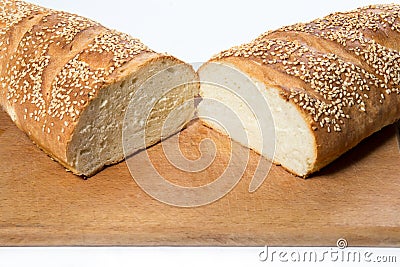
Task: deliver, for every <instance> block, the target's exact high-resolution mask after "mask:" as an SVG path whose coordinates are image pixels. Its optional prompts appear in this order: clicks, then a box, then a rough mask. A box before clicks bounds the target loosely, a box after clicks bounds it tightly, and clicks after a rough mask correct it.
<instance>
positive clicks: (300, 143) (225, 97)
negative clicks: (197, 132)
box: [198, 62, 317, 176]
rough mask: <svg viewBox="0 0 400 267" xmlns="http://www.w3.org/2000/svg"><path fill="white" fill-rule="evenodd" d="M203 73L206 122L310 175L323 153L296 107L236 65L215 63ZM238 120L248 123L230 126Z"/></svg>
mask: <svg viewBox="0 0 400 267" xmlns="http://www.w3.org/2000/svg"><path fill="white" fill-rule="evenodd" d="M199 75H200V80H201V87H200V95H201V97H202V98H203V101H201V102H200V104H199V106H198V113H199V116H200V118H201V119H202V120H203V122H204V123H205V124H206V125H208V126H210V127H211V128H214V129H216V130H218V131H220V132H221V133H225V134H228V135H229V136H230V137H231V138H232V139H233V140H235V141H237V142H239V143H240V144H242V145H244V146H247V147H249V148H251V149H253V150H255V151H256V152H258V153H259V154H261V155H263V156H265V157H267V158H269V159H273V161H274V162H275V163H279V164H282V165H283V166H284V167H285V168H287V169H288V170H290V171H291V172H293V173H296V174H297V175H299V176H305V175H307V174H308V172H309V170H310V169H311V168H312V167H313V166H314V163H315V160H316V156H317V155H316V140H315V138H314V135H313V132H312V129H311V128H310V125H309V123H307V121H306V119H305V118H304V117H303V116H302V114H301V112H299V109H298V108H297V106H296V105H294V104H293V103H291V102H288V101H286V100H285V99H284V98H282V96H281V95H280V93H279V90H278V89H277V88H274V87H268V88H266V86H265V84H264V83H263V82H262V81H259V80H257V79H255V78H252V77H251V76H249V75H247V74H246V73H244V72H243V71H241V70H240V69H237V68H236V67H235V66H234V65H231V64H227V63H225V64H223V63H213V62H210V63H208V64H206V65H204V66H202V68H201V69H200V71H199ZM228 88H229V89H228ZM249 95H251V96H252V97H247V96H249ZM210 100H211V101H210ZM226 108H227V109H226ZM224 110H229V111H226V112H224ZM221 117H224V118H221ZM236 120H240V122H241V124H242V127H233V126H227V125H226V124H227V123H232V122H233V121H236ZM226 128H229V129H231V131H226ZM288 151H290V153H288Z"/></svg>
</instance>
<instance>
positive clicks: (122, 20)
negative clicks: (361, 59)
mask: <svg viewBox="0 0 400 267" xmlns="http://www.w3.org/2000/svg"><path fill="white" fill-rule="evenodd" d="M31 2H33V3H36V4H40V5H43V6H46V7H51V8H55V9H61V10H64V11H70V12H73V13H77V14H80V15H83V16H86V17H89V18H91V19H94V20H96V21H99V22H100V23H102V24H103V25H105V26H107V27H110V28H114V29H117V30H120V31H123V32H126V33H129V34H131V35H133V36H134V37H137V38H140V39H141V40H142V41H143V42H144V43H145V44H147V45H148V46H150V47H151V48H152V49H154V50H156V51H159V52H168V53H170V54H172V55H175V56H177V57H178V58H180V59H182V60H184V61H186V62H189V63H194V62H204V61H206V60H207V59H208V58H210V57H211V56H212V55H213V54H215V53H217V52H219V51H220V50H222V49H226V48H229V47H230V46H233V45H236V44H240V43H243V42H247V41H250V40H251V39H253V38H255V37H256V36H257V35H259V34H261V33H262V32H264V31H267V30H271V29H275V28H278V27H280V26H283V25H288V24H293V23H295V22H300V21H303V22H305V21H309V20H312V19H314V18H317V17H321V16H323V15H327V14H328V13H331V12H335V11H346V10H349V9H353V8H356V7H359V6H363V5H368V4H374V3H390V2H395V1H393V0H392V1H378V0H376V1H361V0H352V1H349V0H347V1H345V0H340V1H338V0H336V1H322V0H321V1H285V0H274V1H253V0H245V1H216V0H198V1H188V0H187V1H185V0H167V1H156V0H147V1H146V0H141V1H135V0H133V1H123V0H97V1H95V0H80V1H76V0H68V1H67V0H65V1H54V0H31ZM397 2H398V1H397ZM338 238H339V237H338ZM350 242H351V240H350ZM0 243H1V240H0ZM260 251H261V248H189V249H183V248H146V249H144V248H112V249H111V248H97V249H89V248H86V249H72V248H58V249H50V248H48V249H43V248H42V249H16V248H12V249H5V248H3V249H0V266H136V265H138V264H137V263H140V266H144V265H145V264H144V263H148V264H151V265H158V266H253V265H257V266H271V265H275V264H271V263H261V262H259V261H258V253H259V252H260ZM385 252H386V254H388V253H389V254H392V255H393V254H394V255H397V257H398V260H400V251H399V250H396V251H395V250H394V249H386V250H385ZM312 265H314V264H312ZM337 265H338V263H336V264H330V266H337ZM346 265H347V264H345V266H346ZM363 265H364V264H359V265H358V266H363ZM279 266H288V264H280V265H279ZM296 266H309V264H296ZM368 266H373V264H368ZM379 266H395V264H380V265H379Z"/></svg>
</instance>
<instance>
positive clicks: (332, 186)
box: [0, 111, 400, 246]
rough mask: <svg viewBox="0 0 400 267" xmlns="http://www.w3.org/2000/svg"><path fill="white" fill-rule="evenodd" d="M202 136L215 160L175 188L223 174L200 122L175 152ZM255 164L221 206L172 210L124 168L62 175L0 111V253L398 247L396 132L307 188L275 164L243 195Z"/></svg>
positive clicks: (191, 147)
mask: <svg viewBox="0 0 400 267" xmlns="http://www.w3.org/2000/svg"><path fill="white" fill-rule="evenodd" d="M206 137H207V138H210V139H212V140H214V143H215V146H216V148H218V153H217V155H216V157H215V162H214V163H213V164H212V165H211V166H210V167H209V168H208V169H207V170H204V171H202V172H201V173H200V174H199V175H195V174H193V173H190V174H187V175H182V174H181V175H175V176H174V175H172V176H173V177H175V178H171V179H175V181H174V182H175V183H178V184H181V185H191V186H195V185H201V184H202V183H203V182H207V180H210V177H213V175H214V174H218V173H221V171H223V169H224V167H225V163H226V159H227V158H229V155H228V154H227V153H229V149H226V148H227V147H229V146H230V143H229V140H228V139H227V138H225V137H222V136H220V135H219V134H217V133H216V132H214V131H212V130H210V129H208V128H205V127H204V126H202V125H201V124H200V123H194V124H192V125H190V126H189V127H188V128H187V129H186V130H184V131H183V132H182V133H181V134H180V136H179V140H180V145H181V149H182V151H183V154H185V155H187V157H188V158H190V157H192V158H194V159H195V158H196V157H198V156H199V155H200V152H199V149H198V147H199V142H200V141H201V140H202V138H206ZM224 148H225V149H224ZM242 150H243V151H242V152H243V154H246V152H247V150H246V149H244V148H243V149H242ZM160 151H162V149H161V146H160V145H156V146H154V147H152V148H151V149H150V150H149V152H150V153H152V154H153V159H154V160H155V161H156V162H157V161H159V162H163V160H164V159H162V157H161V156H160V157H159V158H157V155H160V154H162V153H160ZM141 153H145V152H141ZM240 154H241V153H239V155H240ZM139 155H140V154H139ZM136 158H138V159H139V158H140V157H139V156H138V155H136V156H134V157H133V158H131V159H130V160H135V159H136ZM258 160H259V156H257V155H256V154H255V153H253V152H251V157H250V161H249V164H248V165H247V168H246V170H245V172H244V174H243V177H242V178H241V180H240V182H239V183H238V184H237V186H236V187H235V188H234V189H233V190H232V191H231V192H230V193H228V194H227V195H226V196H225V197H223V198H221V199H220V200H218V201H216V202H214V203H211V204H209V205H206V206H202V207H198V208H179V207H173V206H169V205H166V204H163V203H161V202H159V201H157V200H155V199H153V198H151V197H150V196H149V195H147V194H146V193H144V192H143V191H142V190H141V189H140V188H139V187H138V185H137V184H136V183H135V181H134V179H133V178H132V177H131V175H130V173H129V171H128V168H127V166H126V163H121V164H118V165H115V166H112V167H109V168H107V169H106V170H104V171H103V172H101V173H100V174H98V175H96V176H95V177H93V178H91V179H89V180H86V181H85V180H82V179H80V178H78V177H76V176H74V175H72V174H71V173H68V172H66V171H65V170H64V169H63V168H62V167H61V166H60V165H59V164H58V163H56V162H53V161H52V160H51V159H50V158H49V157H47V156H46V155H45V154H44V153H43V152H42V151H40V150H39V149H38V148H37V147H36V146H35V145H33V144H32V143H31V141H30V140H29V139H28V138H27V137H26V136H25V135H24V134H23V133H21V132H20V131H19V130H18V129H17V127H15V126H14V125H13V124H12V122H11V121H10V119H9V118H8V117H7V115H6V114H5V113H4V112H3V111H0V245H1V246H36V245H40V246H41V245H195V246H197V245H233V246H236V245H240V246H241V245H251V246H253V245H256V246H264V245H314V246H316V245H326V246H335V244H336V241H337V240H338V239H339V238H346V239H347V241H348V244H349V246H370V245H373V246H399V245H400V212H399V207H400V175H399V165H400V152H399V147H398V143H397V138H396V134H395V127H394V126H389V127H387V128H385V129H383V130H382V131H381V132H379V133H377V134H375V135H373V136H372V137H370V138H368V139H367V140H365V141H364V142H362V143H361V144H360V145H359V146H357V147H356V148H355V149H353V150H351V151H350V152H348V153H347V154H346V155H344V156H342V157H341V158H340V159H339V160H337V161H335V162H334V163H333V164H331V165H330V166H329V167H327V168H325V169H324V170H323V171H321V172H320V173H318V174H317V175H315V176H314V177H313V178H311V179H308V180H303V179H300V178H296V177H294V176H292V175H290V174H289V173H287V172H286V171H285V170H283V169H282V168H281V167H276V166H273V167H272V168H271V171H270V173H269V174H268V176H267V178H266V180H265V181H264V183H263V184H262V186H261V187H260V188H259V189H258V190H257V191H256V192H254V193H249V190H248V188H249V183H250V180H251V177H252V175H253V172H254V170H255V166H256V164H257V162H258ZM138 161H139V160H138ZM161 165H162V166H164V168H163V170H164V171H165V172H167V173H168V172H170V173H173V172H174V170H173V167H170V166H167V165H164V163H163V164H161ZM175 172H176V171H175ZM177 173H178V172H177ZM214 176H215V175H214ZM177 177H178V178H177ZM172 194H173V192H172Z"/></svg>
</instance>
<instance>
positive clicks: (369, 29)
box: [199, 4, 400, 177]
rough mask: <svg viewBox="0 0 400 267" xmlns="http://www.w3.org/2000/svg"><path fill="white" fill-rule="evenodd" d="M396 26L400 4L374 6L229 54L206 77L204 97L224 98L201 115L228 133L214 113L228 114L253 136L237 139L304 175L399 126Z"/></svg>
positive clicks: (203, 72)
mask: <svg viewBox="0 0 400 267" xmlns="http://www.w3.org/2000/svg"><path fill="white" fill-rule="evenodd" d="M399 18H400V5H394V4H392V5H377V6H368V7H364V8H360V9H357V10H354V11H350V12H345V13H335V14H331V15H329V16H327V17H325V18H322V19H317V20H314V21H312V22H309V23H299V24H296V25H292V26H288V27H283V28H281V29H278V30H276V31H270V32H266V33H264V34H262V35H261V36H259V37H258V38H256V39H255V40H254V41H252V42H250V43H247V44H243V45H241V46H236V47H233V48H231V49H228V50H226V51H223V52H221V53H219V54H218V55H216V56H215V57H213V58H212V59H211V60H210V61H209V62H207V63H205V64H204V65H203V66H202V67H201V68H200V70H199V75H200V80H201V87H200V95H201V96H202V97H203V98H204V99H216V100H217V101H214V102H210V101H204V102H202V103H201V104H200V106H199V116H200V117H201V118H202V119H203V121H204V123H205V124H206V125H209V126H210V127H213V128H215V129H217V130H220V131H222V132H223V129H222V128H223V127H221V125H220V124H219V123H216V120H212V119H208V118H212V114H211V113H210V110H215V109H216V107H215V105H216V104H215V103H216V102H219V103H220V104H221V103H222V104H223V105H226V106H228V107H230V108H231V109H232V110H233V111H234V112H233V113H234V114H237V115H234V116H238V117H239V118H241V121H242V124H243V127H242V128H238V129H237V131H244V132H245V133H246V135H247V138H242V139H240V138H237V134H236V133H234V132H233V133H228V134H229V135H230V136H231V137H232V139H234V140H236V141H238V142H239V143H241V144H243V145H245V146H247V147H249V148H251V149H254V150H255V151H257V152H258V153H260V154H262V155H265V156H266V157H268V158H270V159H272V160H273V161H274V162H275V163H277V164H280V165H282V166H283V167H284V168H286V169H287V170H289V171H290V172H292V173H293V174H295V175H298V176H301V177H307V176H309V175H310V174H312V173H314V172H316V171H318V170H320V169H321V168H323V167H324V166H326V165H327V164H329V163H330V162H332V161H333V160H335V159H336V158H338V157H339V156H340V155H342V154H343V153H345V152H346V151H348V150H349V149H351V148H352V147H354V146H355V145H357V144H358V143H359V142H360V141H361V140H363V139H364V138H366V137H368V136H369V135H371V134H373V133H374V132H376V131H379V130H380V129H382V128H383V127H385V126H386V125H389V124H392V123H394V122H395V121H396V120H398V119H400V52H399V51H400V45H399V44H400V19H399ZM227 70H228V71H227ZM229 70H230V71H229ZM251 88H256V90H250V89H251ZM234 95H235V96H234ZM260 98H261V99H264V105H260V104H259V102H260V101H259V99H260ZM213 103H214V104H213ZM220 104H219V105H220ZM263 112H264V113H267V114H271V118H269V117H268V116H266V118H264V119H262V120H260V119H259V116H255V115H256V114H263ZM214 113H215V112H214ZM233 113H231V114H233ZM232 120H233V118H232ZM270 128H274V131H275V133H274V134H272V133H271V130H267V131H266V132H268V133H270V134H262V135H260V134H259V133H257V132H261V133H262V132H265V130H264V129H270ZM242 136H243V135H242ZM272 138H273V139H274V144H270V143H271V139H272ZM272 152H273V153H272ZM271 154H273V155H271Z"/></svg>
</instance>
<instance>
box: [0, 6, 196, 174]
mask: <svg viewBox="0 0 400 267" xmlns="http://www.w3.org/2000/svg"><path fill="white" fill-rule="evenodd" d="M0 50H1V55H0V82H1V88H0V105H1V106H2V107H3V108H4V109H5V111H6V112H7V113H8V114H9V116H10V117H11V119H12V120H13V121H14V122H15V124H16V125H17V126H18V127H19V128H20V129H21V130H22V131H24V132H25V133H26V134H27V135H28V136H29V137H30V138H31V139H32V140H33V141H34V142H35V143H36V144H37V145H38V146H39V147H40V148H41V149H43V150H44V151H45V152H47V153H48V154H49V155H50V156H51V157H52V158H54V159H55V160H57V161H58V162H60V163H61V164H62V165H64V166H65V167H66V168H67V169H69V170H71V171H72V172H73V173H74V174H77V175H83V176H87V177H89V176H92V175H94V174H96V173H97V172H98V171H100V170H101V169H103V168H104V167H105V166H107V165H111V164H114V163H117V162H120V161H122V160H123V159H124V153H123V152H124V151H123V146H122V131H123V130H122V128H123V121H124V115H125V113H126V110H127V108H128V105H129V104H130V103H134V105H136V106H135V107H134V108H135V113H134V114H133V115H134V118H133V119H132V120H131V121H133V125H132V127H134V128H135V127H136V128H135V129H136V131H142V130H143V129H144V128H145V127H147V128H148V129H150V132H151V133H152V134H151V136H146V140H145V143H144V142H143V143H142V142H139V141H138V140H133V142H134V143H138V144H140V145H138V146H135V147H132V148H130V151H129V152H130V153H134V152H135V151H137V150H139V149H143V148H144V147H146V146H149V145H152V144H154V143H156V142H158V141H160V139H161V136H160V135H158V134H156V133H158V132H160V129H161V126H162V124H163V120H164V118H165V117H166V114H168V113H169V112H170V111H171V110H173V109H175V108H177V107H178V105H180V104H182V103H184V105H183V107H181V110H180V112H179V114H177V115H176V116H177V118H176V119H175V120H174V123H173V124H172V125H170V126H169V127H168V129H167V130H166V131H164V132H163V135H164V136H168V135H172V134H174V133H176V132H177V131H179V130H180V129H181V128H182V127H183V126H184V125H185V123H186V122H187V121H188V120H189V119H190V118H191V116H192V113H193V112H194V104H193V101H192V100H193V98H194V95H195V94H197V89H198V85H196V84H195V83H192V84H188V83H190V82H192V81H195V80H196V79H197V74H196V73H195V72H194V70H193V68H192V67H191V66H189V65H187V64H184V63H183V62H182V61H180V60H178V59H176V58H174V57H172V56H169V55H166V54H160V53H156V52H154V51H153V50H151V49H150V48H148V47H147V46H145V45H144V44H143V43H141V42H140V41H139V40H138V39H135V38H132V37H131V36H129V35H127V34H124V33H120V32H117V31H115V30H110V29H107V28H105V27H103V26H102V25H100V24H99V23H96V22H94V21H92V20H89V19H86V18H83V17H80V16H77V15H74V14H69V13H66V12H61V11H54V10H51V9H47V8H43V7H40V6H36V5H33V4H30V3H26V2H23V1H12V0H5V1H1V3H0ZM166 69H167V70H168V71H164V70H166ZM156 74H157V75H156ZM151 77H156V78H155V79H154V80H152V82H151V83H150V82H148V83H145V82H146V81H147V80H149V79H150V78H151ZM143 84H146V88H144V89H143V90H139V89H142V88H141V85H143ZM178 84H186V85H182V86H179V87H177V88H176V89H174V90H173V92H172V93H168V94H167V95H166V96H165V98H164V99H163V101H164V102H163V103H159V102H157V100H159V99H157V98H156V96H157V93H158V92H159V91H160V89H161V88H162V87H170V86H175V85H178ZM138 91H140V92H138ZM149 105H154V112H153V113H152V119H151V120H150V121H148V122H147V124H146V120H147V118H148V116H149V115H150V114H145V113H146V112H145V111H146V107H148V106H149ZM143 122H144V123H143ZM124 127H125V126H124ZM135 138H136V139H138V138H143V137H142V136H137V137H135Z"/></svg>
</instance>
